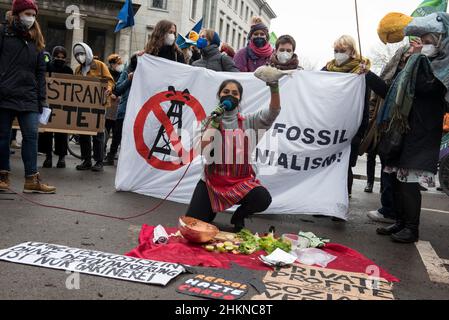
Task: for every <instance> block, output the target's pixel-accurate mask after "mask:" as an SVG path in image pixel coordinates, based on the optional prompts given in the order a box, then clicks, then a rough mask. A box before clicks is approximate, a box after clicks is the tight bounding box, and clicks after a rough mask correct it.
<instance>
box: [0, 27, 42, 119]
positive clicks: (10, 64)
mask: <svg viewBox="0 0 449 320" xmlns="http://www.w3.org/2000/svg"><path fill="white" fill-rule="evenodd" d="M45 73H46V64H45V60H44V53H43V51H40V52H39V51H38V50H37V48H36V44H35V43H34V42H31V41H25V40H24V39H23V38H21V37H19V35H18V34H17V33H16V32H15V30H14V28H13V27H11V26H9V25H1V26H0V108H4V109H10V110H14V111H18V112H39V113H42V110H43V108H45V107H47V106H48V104H47V90H46V89H47V88H46V80H45Z"/></svg>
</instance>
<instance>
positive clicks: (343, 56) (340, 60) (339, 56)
mask: <svg viewBox="0 0 449 320" xmlns="http://www.w3.org/2000/svg"><path fill="white" fill-rule="evenodd" d="M350 58H351V57H350V56H349V54H347V53H336V54H335V62H337V66H341V65H343V64H344V63H345V62H346V61H348V60H349V59H350Z"/></svg>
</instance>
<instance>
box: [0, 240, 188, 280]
mask: <svg viewBox="0 0 449 320" xmlns="http://www.w3.org/2000/svg"><path fill="white" fill-rule="evenodd" d="M0 260H4V261H9V262H13V263H19V264H26V265H32V266H38V267H43V268H50V269H58V270H67V271H71V272H79V273H84V274H90V275H94V276H100V277H107V278H114V279H120V280H126V281H132V282H140V283H147V284H155V285H162V286H166V285H167V284H168V283H169V282H170V281H171V280H172V279H174V278H176V277H177V276H178V275H180V274H181V273H183V272H185V269H184V267H182V266H181V265H179V264H174V263H164V262H158V261H151V260H143V259H137V258H131V257H126V256H121V255H115V254H110V253H104V252H99V251H92V250H85V249H77V248H70V247H66V246H60V245H55V244H47V243H40V242H27V243H22V244H19V245H17V246H15V247H12V248H9V249H5V250H0Z"/></svg>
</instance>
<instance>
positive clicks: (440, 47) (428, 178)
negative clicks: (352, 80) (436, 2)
mask: <svg viewBox="0 0 449 320" xmlns="http://www.w3.org/2000/svg"><path fill="white" fill-rule="evenodd" d="M438 17H439V18H437V19H435V22H434V23H435V25H430V24H427V23H426V24H422V25H420V24H421V22H420V21H422V20H420V19H419V18H415V20H414V21H413V22H412V23H411V24H410V25H409V26H407V28H406V29H405V32H406V35H407V36H418V37H420V38H421V42H422V43H419V42H414V43H412V47H413V52H414V53H415V54H414V55H413V56H411V57H410V59H409V61H408V63H407V65H406V67H405V69H404V70H403V72H401V73H400V74H399V75H398V76H397V78H396V80H395V81H394V83H393V84H392V85H391V86H390V87H389V86H388V85H387V83H385V82H384V81H382V80H381V79H380V78H378V77H377V76H376V75H375V74H373V73H371V72H368V74H367V76H366V78H367V81H368V83H370V87H371V88H372V89H373V90H374V91H375V92H376V93H377V94H378V95H380V96H381V97H384V98H385V101H386V102H385V107H384V110H383V113H382V114H381V115H380V116H379V119H378V120H379V122H380V123H382V124H385V126H386V127H388V129H387V130H386V134H385V136H384V139H383V141H381V144H380V146H381V148H382V143H384V146H385V150H387V149H390V150H391V151H390V152H388V153H386V168H385V171H386V172H396V173H397V179H395V180H394V186H393V188H394V201H395V208H396V214H397V218H396V223H395V224H394V225H392V226H390V227H387V228H379V229H377V233H378V234H380V235H389V236H391V237H392V239H393V240H394V241H395V242H400V243H413V242H416V241H418V240H419V225H420V215H421V204H422V196H421V191H420V183H425V184H427V185H429V186H433V184H434V176H435V174H436V172H437V164H438V157H439V152H440V144H441V136H442V127H441V124H442V123H443V117H444V112H445V108H446V105H447V103H448V102H449V95H447V88H448V87H449V81H448V79H449V77H448V75H449V38H448V33H449V15H448V14H446V13H439V14H438ZM423 19H425V18H423ZM429 27H430V28H431V29H432V30H441V31H442V32H441V33H428V31H427V30H428V29H429ZM405 88H414V91H413V89H410V90H405ZM399 95H400V96H404V99H401V100H400V99H397V96H399ZM399 101H401V102H399ZM397 136H400V137H401V138H395V139H394V140H393V137H397ZM396 141H400V142H401V143H400V145H398V143H396ZM387 147H388V148H387Z"/></svg>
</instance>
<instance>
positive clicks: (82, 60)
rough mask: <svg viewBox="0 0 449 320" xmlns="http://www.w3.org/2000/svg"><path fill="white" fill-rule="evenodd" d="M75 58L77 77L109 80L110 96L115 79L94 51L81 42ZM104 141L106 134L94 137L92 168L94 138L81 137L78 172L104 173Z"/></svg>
mask: <svg viewBox="0 0 449 320" xmlns="http://www.w3.org/2000/svg"><path fill="white" fill-rule="evenodd" d="M73 56H74V57H75V59H76V61H77V62H78V63H79V66H78V67H77V68H76V70H75V75H80V76H84V77H92V78H98V79H107V80H108V88H107V92H106V93H107V95H108V96H110V95H111V93H112V89H113V87H114V84H115V82H114V79H113V78H112V75H111V73H110V72H109V69H108V67H107V66H106V65H105V64H104V63H103V62H101V61H99V60H96V59H94V55H93V53H92V49H91V48H90V47H89V46H88V45H87V44H85V43H83V42H79V43H77V44H75V46H74V47H73ZM104 141H105V140H104V132H100V133H98V134H97V135H96V136H94V137H93V149H94V150H93V151H94V154H93V156H94V160H95V162H96V163H95V165H94V166H92V138H91V136H87V135H81V136H80V146H81V157H82V160H83V163H82V164H80V165H78V166H77V167H76V169H77V170H79V171H86V170H92V171H94V172H102V171H103V170H104V168H103V159H104Z"/></svg>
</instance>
